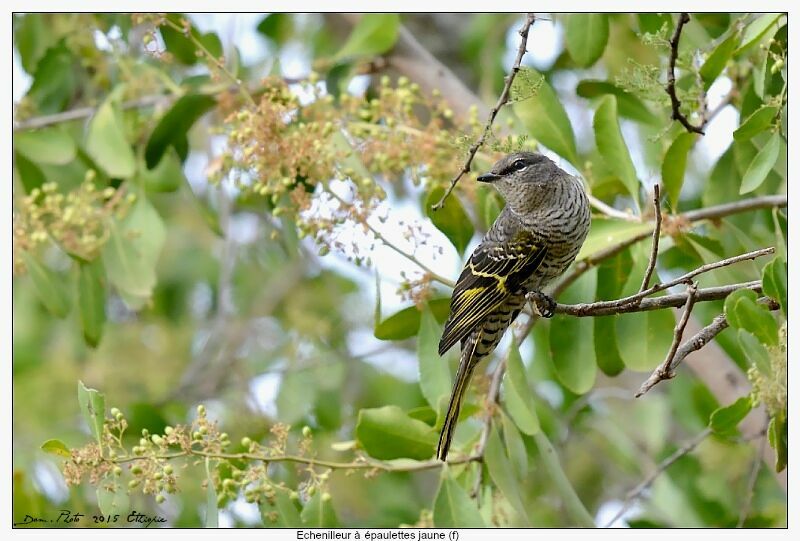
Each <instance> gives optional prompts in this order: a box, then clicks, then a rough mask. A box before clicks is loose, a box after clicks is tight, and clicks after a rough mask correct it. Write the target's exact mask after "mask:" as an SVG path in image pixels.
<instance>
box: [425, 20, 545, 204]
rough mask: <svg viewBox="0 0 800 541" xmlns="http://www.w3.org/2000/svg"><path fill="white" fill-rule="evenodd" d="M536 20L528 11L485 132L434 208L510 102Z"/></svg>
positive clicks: (445, 197)
mask: <svg viewBox="0 0 800 541" xmlns="http://www.w3.org/2000/svg"><path fill="white" fill-rule="evenodd" d="M535 20H536V15H534V14H533V13H528V15H527V16H526V18H525V22H524V23H523V24H522V28H520V29H519V35H520V40H519V49H518V50H517V58H516V59H515V60H514V65H513V66H512V67H511V73H509V74H508V76H507V77H506V81H505V86H503V91H502V92H501V93H500V97H499V98H497V103H496V104H495V106H494V107H493V108H492V110H491V111H490V112H489V118H488V119H487V120H486V125H485V126H484V127H483V133H482V134H481V136H480V138H479V139H478V140H477V141H475V143H473V145H472V146H471V147H469V152H468V153H467V159H466V160H465V161H464V165H463V166H462V167H461V170H460V171H459V172H458V173H457V174H456V176H454V177H453V178H452V179H451V180H450V185H449V186H448V187H447V190H445V192H444V194H442V197H441V199H439V201H438V202H437V203H436V204H435V205H433V207H431V208H433V210H439V209H440V208H442V205H444V201H445V199H447V197H448V196H449V195H450V193H451V192H452V191H453V189H454V188H455V187H456V184H457V183H458V181H459V180H461V177H463V176H464V175H466V174H467V173H469V170H470V167H471V166H472V160H473V159H475V154H477V152H478V150H479V149H480V148H481V147H482V146H483V144H484V143H485V142H486V137H488V135H489V133H490V132H491V130H492V124H494V119H495V118H496V117H497V113H499V112H500V109H501V108H502V107H503V106H504V105H505V104H506V103H507V102H508V97H509V94H511V85H512V84H513V82H514V78H516V76H517V73H519V70H520V64H521V63H522V57H523V56H525V52H526V51H527V46H528V32H529V31H530V28H531V25H532V24H533V22H534V21H535Z"/></svg>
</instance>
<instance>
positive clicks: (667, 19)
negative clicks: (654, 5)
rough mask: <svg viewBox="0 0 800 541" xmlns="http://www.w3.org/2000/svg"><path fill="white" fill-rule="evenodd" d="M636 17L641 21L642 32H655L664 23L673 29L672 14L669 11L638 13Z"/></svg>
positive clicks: (640, 29)
mask: <svg viewBox="0 0 800 541" xmlns="http://www.w3.org/2000/svg"><path fill="white" fill-rule="evenodd" d="M636 18H637V19H638V22H639V32H641V33H642V34H645V33H646V34H655V33H657V32H658V31H659V30H661V29H662V28H663V27H664V25H667V28H668V29H670V30H671V29H672V26H673V24H672V16H671V15H670V14H669V13H637V14H636Z"/></svg>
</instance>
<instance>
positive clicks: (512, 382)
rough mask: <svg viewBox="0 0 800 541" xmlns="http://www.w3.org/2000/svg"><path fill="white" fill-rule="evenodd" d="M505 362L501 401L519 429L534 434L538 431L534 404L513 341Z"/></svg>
mask: <svg viewBox="0 0 800 541" xmlns="http://www.w3.org/2000/svg"><path fill="white" fill-rule="evenodd" d="M507 363H508V364H507V367H506V374H505V376H504V377H503V401H504V403H505V406H506V409H507V410H508V414H509V415H510V416H511V418H512V419H514V422H515V423H516V424H517V426H518V427H519V429H520V430H522V431H523V432H524V433H525V434H528V435H532V434H535V433H536V432H538V431H539V418H538V417H537V416H536V406H535V405H534V403H533V394H532V393H531V390H530V387H529V386H528V378H527V376H526V374H525V366H524V365H523V364H522V357H521V356H520V354H519V347H518V346H517V344H516V343H515V342H513V343H512V344H511V349H510V350H509V352H508V361H507Z"/></svg>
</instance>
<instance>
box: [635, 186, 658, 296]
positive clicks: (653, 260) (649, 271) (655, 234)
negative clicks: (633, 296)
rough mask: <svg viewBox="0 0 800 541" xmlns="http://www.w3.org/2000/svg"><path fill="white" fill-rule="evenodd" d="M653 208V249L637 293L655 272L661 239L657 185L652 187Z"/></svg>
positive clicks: (646, 285)
mask: <svg viewBox="0 0 800 541" xmlns="http://www.w3.org/2000/svg"><path fill="white" fill-rule="evenodd" d="M653 206H654V207H655V216H656V227H655V229H653V248H652V250H651V251H650V261H648V262H647V270H645V272H644V278H642V287H640V288H639V293H641V292H643V291H644V290H645V289H647V287H648V286H649V285H650V278H651V277H652V276H653V271H654V270H656V259H658V241H659V239H660V237H661V187H660V186H659V185H658V184H656V185H655V186H653Z"/></svg>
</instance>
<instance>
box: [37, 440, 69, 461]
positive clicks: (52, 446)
mask: <svg viewBox="0 0 800 541" xmlns="http://www.w3.org/2000/svg"><path fill="white" fill-rule="evenodd" d="M41 449H42V451H44V452H45V453H50V454H51V455H56V456H60V457H62V458H71V457H72V453H70V452H69V448H68V447H67V445H66V444H65V443H64V442H63V441H61V440H55V439H53V440H47V441H46V442H44V443H43V444H42V447H41Z"/></svg>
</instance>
